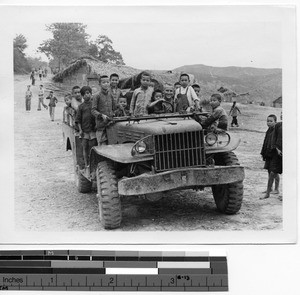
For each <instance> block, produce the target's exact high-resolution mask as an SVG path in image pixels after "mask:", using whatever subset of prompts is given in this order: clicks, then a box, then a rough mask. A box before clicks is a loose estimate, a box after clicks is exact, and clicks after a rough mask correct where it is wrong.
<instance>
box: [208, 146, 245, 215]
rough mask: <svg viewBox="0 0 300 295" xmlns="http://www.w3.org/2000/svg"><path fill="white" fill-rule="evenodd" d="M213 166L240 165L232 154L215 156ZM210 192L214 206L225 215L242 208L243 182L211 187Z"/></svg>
mask: <svg viewBox="0 0 300 295" xmlns="http://www.w3.org/2000/svg"><path fill="white" fill-rule="evenodd" d="M214 160H215V164H216V165H221V166H232V165H240V164H239V161H238V159H237V157H236V155H235V154H234V153H233V152H228V153H221V154H215V156H214ZM212 192H213V196H214V199H215V203H216V206H217V208H218V210H219V211H221V212H222V213H225V214H235V213H237V212H238V211H239V210H240V209H241V206H242V202H243V194H244V186H243V181H238V182H234V183H228V184H220V185H213V186H212Z"/></svg>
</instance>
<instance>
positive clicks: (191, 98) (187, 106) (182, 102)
mask: <svg viewBox="0 0 300 295" xmlns="http://www.w3.org/2000/svg"><path fill="white" fill-rule="evenodd" d="M179 83H180V85H181V86H180V88H178V89H176V92H175V96H174V98H175V99H174V102H175V112H184V111H186V112H191V111H194V110H198V109H199V108H200V105H199V102H200V100H199V98H198V96H197V94H196V92H195V90H194V89H193V88H192V86H189V83H190V77H189V75H188V74H185V73H183V74H181V75H180V78H179Z"/></svg>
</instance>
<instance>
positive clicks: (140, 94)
mask: <svg viewBox="0 0 300 295" xmlns="http://www.w3.org/2000/svg"><path fill="white" fill-rule="evenodd" d="M150 83H151V75H150V73H148V72H142V74H141V86H140V87H139V88H137V89H135V90H134V92H133V94H132V98H131V103H130V110H129V112H130V114H131V115H134V116H143V115H147V114H148V111H147V108H146V107H147V105H148V104H149V103H150V101H151V96H152V93H153V87H149V86H150Z"/></svg>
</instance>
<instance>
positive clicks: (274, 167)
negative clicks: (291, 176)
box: [270, 112, 282, 201]
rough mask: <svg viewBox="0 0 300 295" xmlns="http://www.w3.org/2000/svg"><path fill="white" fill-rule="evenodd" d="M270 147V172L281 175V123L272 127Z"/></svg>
mask: <svg viewBox="0 0 300 295" xmlns="http://www.w3.org/2000/svg"><path fill="white" fill-rule="evenodd" d="M280 119H281V120H282V112H281V114H280ZM271 147H272V150H273V157H272V160H271V163H270V170H271V172H272V173H274V174H277V175H278V174H282V122H278V123H277V124H276V125H275V127H274V133H273V136H272V143H271ZM278 184H279V175H278ZM277 193H278V194H279V191H277ZM279 200H280V201H282V195H279Z"/></svg>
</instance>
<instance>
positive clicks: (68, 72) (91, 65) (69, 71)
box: [53, 56, 140, 83]
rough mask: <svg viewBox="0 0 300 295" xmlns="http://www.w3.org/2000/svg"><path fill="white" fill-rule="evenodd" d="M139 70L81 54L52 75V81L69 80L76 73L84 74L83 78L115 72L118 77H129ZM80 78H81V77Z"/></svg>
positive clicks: (61, 81) (63, 81) (62, 81)
mask: <svg viewBox="0 0 300 295" xmlns="http://www.w3.org/2000/svg"><path fill="white" fill-rule="evenodd" d="M139 72H140V70H138V69H134V68H132V67H128V66H123V65H117V64H112V63H104V62H102V61H100V60H98V59H96V58H93V57H91V56H83V57H81V58H79V59H76V60H74V61H73V62H72V63H71V64H70V65H69V66H68V67H67V68H65V69H64V70H63V71H61V72H59V73H58V74H56V75H55V76H54V77H53V81H54V82H58V83H65V81H66V80H70V78H71V77H73V76H76V75H78V73H81V74H84V75H85V77H84V80H85V81H86V76H87V75H91V74H97V75H98V76H100V75H110V74H112V73H117V74H118V75H119V76H120V79H123V78H127V77H130V76H132V75H135V74H137V73H139ZM81 80H82V79H81Z"/></svg>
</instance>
